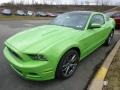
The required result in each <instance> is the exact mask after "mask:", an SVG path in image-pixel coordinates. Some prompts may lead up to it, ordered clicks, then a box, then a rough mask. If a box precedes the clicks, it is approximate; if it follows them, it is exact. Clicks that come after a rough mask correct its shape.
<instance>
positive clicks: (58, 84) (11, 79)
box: [0, 20, 120, 90]
mask: <svg viewBox="0 0 120 90" xmlns="http://www.w3.org/2000/svg"><path fill="white" fill-rule="evenodd" d="M47 22H49V21H48V20H29V21H17V20H16V21H0V90H84V89H85V87H86V85H87V84H88V81H89V80H90V79H91V77H92V74H93V73H94V71H95V70H96V67H97V66H98V65H99V64H100V63H101V62H102V61H103V60H104V58H105V56H106V55H107V54H108V53H109V51H110V50H111V49H112V47H113V46H114V44H115V43H116V42H117V41H118V39H119V38H120V35H119V34H115V35H114V40H113V44H112V45H111V46H109V47H106V46H101V47H100V48H98V49H97V50H96V51H95V52H93V53H92V54H90V55H89V56H88V57H86V58H85V59H84V60H82V61H81V62H80V64H79V67H78V69H77V71H76V73H75V74H74V76H72V77H71V78H69V79H67V80H57V79H54V80H49V81H29V80H25V79H23V78H21V77H20V76H19V75H18V74H16V73H15V72H14V71H13V70H12V69H11V68H10V67H9V64H8V62H7V61H6V59H5V58H4V56H3V48H4V41H5V40H6V39H7V38H9V37H10V36H12V35H14V34H15V33H17V32H20V31H23V30H25V29H28V28H32V27H35V26H39V25H42V24H45V23H47Z"/></svg>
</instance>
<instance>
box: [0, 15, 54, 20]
mask: <svg viewBox="0 0 120 90" xmlns="http://www.w3.org/2000/svg"><path fill="white" fill-rule="evenodd" d="M49 19H52V17H36V16H15V15H12V16H5V15H0V20H49Z"/></svg>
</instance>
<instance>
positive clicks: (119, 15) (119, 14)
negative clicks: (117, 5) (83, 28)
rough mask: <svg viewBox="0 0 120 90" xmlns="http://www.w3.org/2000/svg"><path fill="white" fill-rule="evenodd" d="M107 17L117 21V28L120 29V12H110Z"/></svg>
mask: <svg viewBox="0 0 120 90" xmlns="http://www.w3.org/2000/svg"><path fill="white" fill-rule="evenodd" d="M106 15H107V16H109V17H111V18H113V19H114V20H115V22H116V28H120V11H114V12H108V13H106Z"/></svg>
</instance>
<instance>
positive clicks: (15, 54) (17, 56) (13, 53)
mask: <svg viewBox="0 0 120 90" xmlns="http://www.w3.org/2000/svg"><path fill="white" fill-rule="evenodd" d="M8 50H9V52H10V53H11V54H12V55H13V56H14V57H16V58H18V59H22V58H21V57H20V56H19V55H18V54H17V53H16V52H14V51H13V50H11V49H10V48H8Z"/></svg>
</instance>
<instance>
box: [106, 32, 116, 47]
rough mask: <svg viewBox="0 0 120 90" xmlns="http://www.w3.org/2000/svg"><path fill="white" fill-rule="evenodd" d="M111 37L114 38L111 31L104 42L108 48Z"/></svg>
mask: <svg viewBox="0 0 120 90" xmlns="http://www.w3.org/2000/svg"><path fill="white" fill-rule="evenodd" d="M113 36H114V31H112V32H111V33H110V34H109V36H108V38H107V39H106V41H105V43H104V45H105V46H110V45H111V44H112V40H113Z"/></svg>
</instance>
